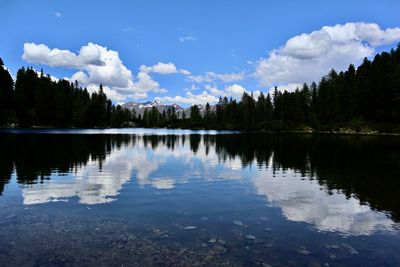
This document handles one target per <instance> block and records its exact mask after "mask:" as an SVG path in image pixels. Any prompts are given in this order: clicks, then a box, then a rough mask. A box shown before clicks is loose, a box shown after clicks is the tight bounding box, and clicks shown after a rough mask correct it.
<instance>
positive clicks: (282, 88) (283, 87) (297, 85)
mask: <svg viewBox="0 0 400 267" xmlns="http://www.w3.org/2000/svg"><path fill="white" fill-rule="evenodd" d="M302 88H303V84H300V83H289V84H285V85H279V86H277V90H278V91H279V92H282V93H283V92H285V91H287V92H294V91H296V89H299V90H301V89H302ZM274 91H275V87H274V86H272V87H271V88H269V90H268V93H270V94H273V93H274Z"/></svg>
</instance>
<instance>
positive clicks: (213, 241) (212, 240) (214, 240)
mask: <svg viewBox="0 0 400 267" xmlns="http://www.w3.org/2000/svg"><path fill="white" fill-rule="evenodd" d="M215 242H217V239H216V238H211V239H210V240H208V243H210V244H213V243H215Z"/></svg>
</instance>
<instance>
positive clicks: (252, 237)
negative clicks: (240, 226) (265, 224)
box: [246, 235, 256, 240]
mask: <svg viewBox="0 0 400 267" xmlns="http://www.w3.org/2000/svg"><path fill="white" fill-rule="evenodd" d="M246 239H249V240H254V239H256V237H255V236H254V235H246Z"/></svg>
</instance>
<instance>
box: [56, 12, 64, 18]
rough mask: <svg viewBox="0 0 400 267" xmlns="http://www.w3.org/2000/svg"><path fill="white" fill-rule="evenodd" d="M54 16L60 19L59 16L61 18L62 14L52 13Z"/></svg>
mask: <svg viewBox="0 0 400 267" xmlns="http://www.w3.org/2000/svg"><path fill="white" fill-rule="evenodd" d="M54 15H55V16H56V17H57V18H61V16H62V14H61V13H60V12H54Z"/></svg>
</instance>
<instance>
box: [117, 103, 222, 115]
mask: <svg viewBox="0 0 400 267" xmlns="http://www.w3.org/2000/svg"><path fill="white" fill-rule="evenodd" d="M197 106H198V107H199V110H200V114H201V115H204V113H205V110H206V106H205V105H197ZM122 107H123V108H127V109H129V110H135V112H136V115H139V114H140V115H141V116H143V113H144V111H145V110H146V109H147V110H148V111H149V110H151V109H152V108H153V107H156V108H157V109H158V111H159V112H160V113H162V112H163V111H165V112H167V111H168V109H169V108H172V107H175V112H176V114H177V116H178V118H181V117H182V114H183V112H185V115H186V118H188V117H189V116H190V107H188V108H183V107H181V106H180V105H178V104H171V105H169V104H164V103H161V102H160V101H147V102H143V103H135V102H128V103H125V104H123V105H122ZM214 109H215V106H211V110H214Z"/></svg>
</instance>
